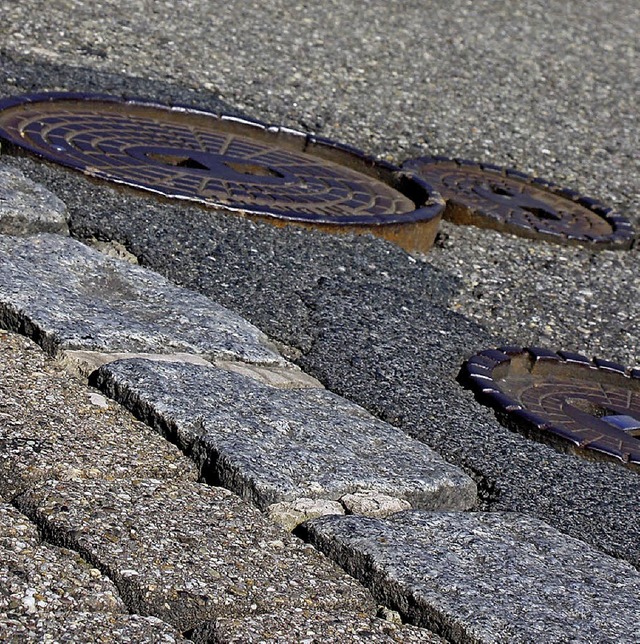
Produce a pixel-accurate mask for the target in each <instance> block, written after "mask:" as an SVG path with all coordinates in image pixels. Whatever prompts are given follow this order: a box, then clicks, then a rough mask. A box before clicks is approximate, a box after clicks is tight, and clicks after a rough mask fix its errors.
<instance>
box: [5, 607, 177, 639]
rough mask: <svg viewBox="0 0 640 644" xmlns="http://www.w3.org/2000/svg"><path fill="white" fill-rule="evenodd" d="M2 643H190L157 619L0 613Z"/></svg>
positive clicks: (94, 614) (103, 614) (104, 614)
mask: <svg viewBox="0 0 640 644" xmlns="http://www.w3.org/2000/svg"><path fill="white" fill-rule="evenodd" d="M0 641H2V642H10V643H11V644H22V643H23V642H55V643H56V644H58V643H62V642H69V643H74V644H75V643H76V642H83V644H94V643H95V644H147V643H148V644H160V643H164V644H172V643H173V642H187V641H188V640H185V639H184V638H183V637H182V635H181V634H180V633H178V631H176V630H175V629H174V628H172V627H171V626H169V625H168V624H165V623H164V622H163V621H161V620H159V619H157V618H156V617H142V616H140V615H123V614H119V613H82V612H67V613H63V614H48V615H45V616H42V617H39V616H33V615H20V616H15V615H9V614H7V613H0Z"/></svg>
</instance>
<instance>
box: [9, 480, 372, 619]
mask: <svg viewBox="0 0 640 644" xmlns="http://www.w3.org/2000/svg"><path fill="white" fill-rule="evenodd" d="M16 504H17V505H18V506H19V508H20V509H21V510H22V511H24V512H25V513H26V514H27V515H28V516H30V517H31V518H32V519H33V520H35V521H36V523H37V524H38V525H39V527H40V529H41V530H42V532H43V534H44V536H45V537H46V538H47V539H49V540H51V541H55V542H56V543H58V544H60V545H66V546H67V547H72V548H74V549H76V550H77V551H78V552H79V553H80V554H81V555H82V556H83V557H85V558H86V559H87V560H88V561H90V562H91V563H92V564H93V565H95V566H96V567H98V568H100V570H102V571H103V572H105V573H106V574H108V576H109V577H110V578H111V579H113V581H114V582H115V584H116V586H117V587H118V589H119V590H120V593H121V596H122V598H123V599H124V601H125V602H126V604H127V606H128V608H129V610H130V611H131V612H135V613H140V614H147V615H148V614H150V615H154V616H156V617H159V618H160V619H163V620H164V621H166V622H168V623H170V624H172V625H173V626H175V627H176V628H178V629H179V630H180V631H181V632H185V631H187V630H191V629H193V628H195V627H197V626H199V625H201V624H202V623H203V622H207V621H211V620H214V619H216V618H219V617H225V618H235V617H237V618H244V617H249V616H253V615H260V614H263V613H265V614H266V613H275V612H277V611H279V610H289V611H291V612H292V613H293V612H295V611H297V610H298V609H301V610H304V611H307V615H308V616H309V618H310V620H313V615H314V613H315V612H316V611H317V612H318V613H319V614H325V613H329V612H332V611H342V612H353V613H354V614H359V613H363V614H365V615H367V614H368V615H374V614H375V604H374V603H373V601H372V599H371V597H370V595H369V593H368V592H366V591H365V589H364V588H363V587H362V586H360V584H359V583H357V582H356V581H355V580H354V579H353V578H351V577H349V576H348V575H346V574H345V573H344V572H342V571H341V570H339V569H337V568H336V567H335V566H334V565H333V564H332V563H331V562H329V561H328V560H327V559H326V558H325V557H324V556H323V555H321V554H320V553H318V552H317V551H316V550H314V549H313V548H312V547H311V546H309V545H307V544H304V543H303V542H302V541H300V540H299V539H296V538H295V537H292V536H291V535H289V534H288V533H287V532H286V531H285V530H283V529H282V528H281V527H279V526H277V525H275V524H273V523H272V522H270V521H269V520H268V519H266V518H265V517H264V516H263V515H262V514H261V513H260V512H259V511H258V510H256V509H255V508H252V507H251V506H249V505H247V504H246V503H245V502H243V501H242V500H240V499H239V498H238V497H236V496H234V495H233V494H231V493H230V492H229V491H227V490H224V489H221V488H214V487H211V486H207V485H204V484H196V483H187V482H173V481H165V482H161V481H154V480H135V481H131V482H126V481H111V482H109V481H98V480H86V481H70V482H60V481H45V482H42V483H39V484H38V485H37V486H35V488H34V489H33V490H31V491H29V492H26V493H25V494H24V495H22V496H20V497H19V498H18V499H17V500H16Z"/></svg>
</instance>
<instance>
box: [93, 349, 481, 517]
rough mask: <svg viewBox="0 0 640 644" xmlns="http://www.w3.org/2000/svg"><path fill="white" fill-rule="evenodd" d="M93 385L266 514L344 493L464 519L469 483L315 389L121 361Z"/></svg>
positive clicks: (472, 491)
mask: <svg viewBox="0 0 640 644" xmlns="http://www.w3.org/2000/svg"><path fill="white" fill-rule="evenodd" d="M95 384H96V385H97V386H98V387H99V388H101V389H102V390H103V391H104V392H105V393H106V394H107V395H108V396H110V397H112V398H114V399H115V400H117V401H118V402H120V403H121V404H123V405H125V406H126V407H128V408H129V409H130V410H131V411H132V412H133V413H134V414H136V415H137V416H138V417H140V418H143V419H144V420H145V421H146V422H147V423H148V424H150V425H151V426H154V427H156V428H158V430H159V431H161V432H162V433H164V434H165V435H166V436H167V437H168V438H170V439H171V440H173V441H176V442H177V443H178V444H179V445H180V446H181V447H182V449H183V450H184V451H185V452H186V453H187V454H190V455H191V457H192V458H194V460H195V461H196V462H197V464H198V466H199V467H200V468H201V471H202V473H203V475H204V476H206V477H208V480H212V481H214V482H216V483H218V482H219V483H222V485H224V486H225V487H228V488H229V489H231V490H233V491H234V492H235V493H236V494H239V495H240V496H242V497H243V498H245V499H248V500H250V501H252V502H253V503H255V504H256V505H258V507H260V508H263V509H264V508H267V507H268V506H269V505H271V504H273V503H278V502H281V501H294V500H296V499H299V498H303V497H306V498H312V499H314V498H315V499H329V500H339V499H340V498H341V497H342V496H343V495H345V494H349V493H353V492H375V493H381V494H386V495H389V496H393V497H396V498H399V499H405V500H406V501H408V502H409V503H411V505H412V506H413V507H419V508H428V509H441V508H447V509H467V508H469V507H470V506H472V505H473V503H474V502H475V498H476V488H475V484H474V482H473V481H472V480H471V479H470V478H469V477H468V476H466V474H464V472H462V471H461V470H459V469H458V468H456V467H454V466H452V465H449V464H448V463H446V462H445V461H444V460H443V459H442V458H440V457H439V456H438V455H437V454H436V453H435V452H433V451H432V450H431V449H429V448H428V447H427V446H426V445H424V444H423V443H420V442H418V441H416V440H413V439H411V438H409V437H408V436H406V435H405V434H403V433H402V432H401V431H400V430H398V429H396V428H394V427H392V426H391V425H388V424H386V423H384V422H382V421H380V420H378V419H376V418H374V417H373V416H371V414H369V413H368V412H366V411H365V410H364V409H362V408H361V407H359V406H357V405H355V404H353V403H350V402H349V401H347V400H345V399H343V398H340V397H339V396H336V395H335V394H333V393H331V392H329V391H326V390H324V389H299V390H294V391H287V390H282V389H277V388H274V387H270V386H267V385H264V384H261V383H259V382H257V381H255V380H253V379H251V378H245V377H243V376H242V375H240V374H236V373H230V372H228V371H223V370H221V369H216V368H213V367H210V368H206V367H200V366H198V365H191V364H178V363H160V362H151V361H145V360H123V361H119V362H113V363H110V364H108V365H105V366H103V367H101V368H100V370H99V371H98V372H96V382H95Z"/></svg>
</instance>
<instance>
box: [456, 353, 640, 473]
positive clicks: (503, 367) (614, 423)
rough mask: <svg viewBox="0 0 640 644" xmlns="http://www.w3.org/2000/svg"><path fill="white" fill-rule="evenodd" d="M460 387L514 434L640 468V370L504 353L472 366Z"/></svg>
mask: <svg viewBox="0 0 640 644" xmlns="http://www.w3.org/2000/svg"><path fill="white" fill-rule="evenodd" d="M460 381H461V382H462V383H463V384H465V385H466V386H468V387H469V388H470V389H472V390H473V391H474V392H475V394H476V397H477V398H478V400H479V401H480V402H482V403H483V404H485V405H489V406H491V407H493V408H494V409H495V410H496V412H497V414H498V417H499V418H500V419H501V420H502V421H504V423H505V424H506V425H507V426H508V427H510V428H511V429H516V430H518V431H521V432H523V433H524V434H525V435H526V436H528V437H530V438H534V439H536V440H541V441H543V442H547V443H551V444H553V445H554V446H555V447H557V448H559V449H561V450H562V451H570V452H575V453H577V454H580V455H581V456H585V457H591V458H598V457H600V458H614V459H617V460H619V461H622V462H623V463H625V464H627V465H631V466H635V467H638V465H640V369H633V370H631V371H628V370H626V369H625V368H624V367H623V366H621V365H618V364H616V363H614V362H609V361H606V360H599V359H595V360H593V361H591V360H589V358H586V357H585V356H582V355H579V354H575V353H568V352H563V351H560V352H558V353H554V352H552V351H548V350H546V349H540V348H527V349H522V348H520V347H513V348H512V347H506V348H503V349H498V350H493V349H491V350H487V351H481V352H480V353H479V354H477V355H475V356H474V357H472V358H471V359H470V360H468V361H467V362H466V363H465V364H464V365H463V368H462V371H461V373H460Z"/></svg>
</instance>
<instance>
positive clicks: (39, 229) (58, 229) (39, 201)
mask: <svg viewBox="0 0 640 644" xmlns="http://www.w3.org/2000/svg"><path fill="white" fill-rule="evenodd" d="M34 233H57V234H59V235H68V234H69V227H68V226H67V207H66V206H65V204H64V203H63V202H62V201H61V200H60V199H58V197H56V196H55V195H54V194H53V193H51V192H50V191H49V190H47V189H46V188H45V187H44V186H43V185H41V184H39V183H35V182H33V181H31V179H27V177H25V176H24V174H22V172H20V171H19V170H18V169H16V168H12V167H10V166H5V165H1V166H0V235H29V234H34Z"/></svg>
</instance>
